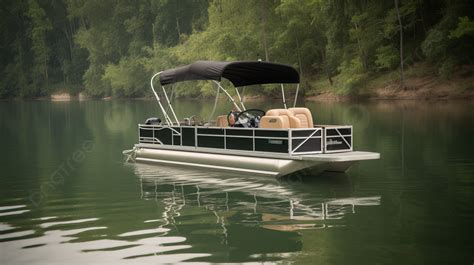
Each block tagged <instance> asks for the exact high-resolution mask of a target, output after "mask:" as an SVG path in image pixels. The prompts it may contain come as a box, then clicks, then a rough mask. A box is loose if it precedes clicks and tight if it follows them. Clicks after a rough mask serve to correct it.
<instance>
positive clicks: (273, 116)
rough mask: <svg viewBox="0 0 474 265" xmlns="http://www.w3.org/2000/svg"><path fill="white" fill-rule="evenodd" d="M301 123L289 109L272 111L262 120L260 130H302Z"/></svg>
mask: <svg viewBox="0 0 474 265" xmlns="http://www.w3.org/2000/svg"><path fill="white" fill-rule="evenodd" d="M300 126H301V125H300V121H299V120H298V119H297V118H295V117H294V115H293V113H291V112H290V111H288V110H287V109H271V110H268V111H267V113H266V114H265V116H263V117H262V119H261V120H260V128H272V129H288V128H300Z"/></svg>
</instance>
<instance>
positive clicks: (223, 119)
mask: <svg viewBox="0 0 474 265" xmlns="http://www.w3.org/2000/svg"><path fill="white" fill-rule="evenodd" d="M216 125H217V127H229V122H228V121H227V115H220V116H217V119H216Z"/></svg>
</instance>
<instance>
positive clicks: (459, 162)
mask: <svg viewBox="0 0 474 265" xmlns="http://www.w3.org/2000/svg"><path fill="white" fill-rule="evenodd" d="M213 104H214V103H213V102H212V101H211V102H207V103H206V104H202V102H196V101H183V102H179V103H177V104H176V110H177V112H178V116H180V117H184V116H191V115H193V114H200V115H201V116H202V117H204V118H207V117H208V116H209V114H210V113H211V111H212V107H213ZM221 105H222V104H221ZM247 105H249V106H247V107H252V105H253V106H254V107H256V106H259V105H260V108H263V109H267V108H270V107H272V106H273V107H280V105H281V104H280V103H278V102H273V103H268V102H266V103H264V104H257V103H248V104H247ZM261 105H263V106H261ZM306 106H307V107H309V108H311V110H312V111H313V113H314V115H315V120H316V122H317V123H320V124H352V125H353V126H354V134H355V137H354V146H355V149H356V150H367V151H376V152H380V153H381V154H382V158H381V159H380V160H378V161H368V162H362V163H360V164H358V165H356V166H354V167H353V168H352V169H351V170H350V171H349V172H347V173H346V174H323V175H319V176H301V177H293V178H292V179H280V180H277V179H273V178H269V177H266V178H262V177H254V176H242V175H232V174H227V173H222V172H208V171H202V170H190V169H186V168H172V167H164V166H151V165H139V164H127V163H124V159H123V156H122V150H125V149H130V148H132V146H133V144H135V143H136V142H137V125H136V124H137V123H139V122H142V121H144V120H145V119H146V118H147V117H151V116H159V115H160V114H159V109H158V107H157V105H156V104H155V102H153V101H83V102H48V101H12V102H10V101H8V102H0V147H1V153H0V169H1V171H0V264H33V263H34V264H90V263H96V264H122V263H127V264H156V263H172V262H203V263H220V262H226V263H227V262H239V263H241V262H253V263H262V262H270V263H272V262H282V263H287V262H294V263H298V264H469V265H470V264H472V263H473V262H474V233H473V225H474V208H473V206H474V198H473V195H474V138H473V137H474V112H473V110H474V102H464V101H453V102H443V101H439V102H438V101H434V102H431V101H429V102H417V101H410V102H398V101H395V102H393V101H385V102H384V101H382V102H378V103H376V102H369V103H310V102H307V103H306ZM229 108H230V106H229V105H227V106H223V107H219V108H218V110H217V112H216V114H215V115H217V114H224V113H226V112H227V111H228V110H229Z"/></svg>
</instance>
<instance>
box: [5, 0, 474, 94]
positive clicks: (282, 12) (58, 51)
mask: <svg viewBox="0 0 474 265" xmlns="http://www.w3.org/2000/svg"><path fill="white" fill-rule="evenodd" d="M471 2H472V1H471V0H258V1H257V0H210V1H205V0H179V1H178V0H174V1H173V0H101V1H87V0H4V1H2V6H1V8H0V12H1V13H0V28H1V30H0V34H1V45H0V56H1V64H0V73H1V74H0V78H1V79H0V98H37V97H44V96H48V95H50V94H52V93H56V92H67V93H70V94H78V93H80V92H83V93H85V94H86V95H89V96H91V97H97V98H102V97H109V96H111V97H124V98H132V97H144V96H148V95H149V91H148V90H149V88H148V86H149V78H150V76H151V75H152V73H154V72H157V71H160V70H163V69H167V68H171V67H176V66H179V65H184V64H188V63H191V62H193V61H195V60H229V61H230V60H258V59H261V60H264V61H272V62H279V63H285V64H290V65H292V66H294V67H295V68H296V69H297V70H298V71H299V72H300V75H301V77H302V89H303V92H304V93H306V94H307V95H310V94H311V93H312V92H311V91H313V93H314V90H317V89H318V87H319V88H320V87H327V88H329V89H334V90H335V91H337V93H345V94H350V93H356V92H357V90H358V88H360V87H361V86H363V84H364V83H366V82H368V81H369V80H373V79H374V78H375V77H377V76H381V75H383V74H384V73H396V75H395V76H396V79H397V83H398V84H399V87H400V88H401V89H405V84H404V78H405V74H406V72H407V71H409V69H410V68H411V67H413V66H414V65H420V64H422V65H429V67H430V69H434V72H433V73H434V75H436V76H438V77H440V78H443V79H450V78H451V77H452V74H453V72H454V71H455V70H456V69H458V68H460V67H463V66H469V65H472V64H473V62H474V51H473V43H474V19H473V14H474V8H473V5H472V3H471ZM471 69H472V68H471ZM467 74H468V75H472V73H470V72H468V73H467ZM470 86H471V87H470V89H473V88H472V84H471V85H470ZM274 90H275V89H274V88H273V87H271V86H270V87H269V88H266V89H264V90H262V91H263V92H261V93H266V94H269V95H270V94H272V93H275V92H276V91H274ZM212 92H213V88H212V87H211V86H210V84H207V83H199V84H198V85H194V86H187V85H185V86H183V87H181V88H177V89H176V92H175V93H176V96H180V97H200V96H206V95H209V94H211V93H212Z"/></svg>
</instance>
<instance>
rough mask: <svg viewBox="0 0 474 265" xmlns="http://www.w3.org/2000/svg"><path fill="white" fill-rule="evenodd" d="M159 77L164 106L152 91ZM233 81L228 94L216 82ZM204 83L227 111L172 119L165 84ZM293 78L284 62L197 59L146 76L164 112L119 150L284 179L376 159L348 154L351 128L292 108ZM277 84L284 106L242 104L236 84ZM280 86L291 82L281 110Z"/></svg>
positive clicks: (145, 158) (141, 158)
mask: <svg viewBox="0 0 474 265" xmlns="http://www.w3.org/2000/svg"><path fill="white" fill-rule="evenodd" d="M157 76H158V77H159V81H160V85H161V88H162V92H163V98H164V100H165V101H166V107H167V109H168V110H169V111H170V113H168V111H166V109H165V106H164V104H163V103H162V101H161V98H160V96H159V95H158V93H157V92H156V90H155V88H154V82H153V81H154V79H155V78H156V77H157ZM222 78H225V79H227V80H229V81H230V83H232V84H233V85H234V88H235V91H236V92H235V97H236V98H235V99H234V97H232V96H231V94H230V93H229V92H228V91H227V90H226V89H225V88H224V87H223V86H222V83H221V80H222ZM190 80H209V81H212V82H214V83H215V85H216V89H217V95H216V97H217V96H218V95H219V91H222V92H223V93H224V94H225V95H226V96H227V98H228V99H229V100H230V102H231V103H232V104H233V111H231V112H229V113H227V114H223V115H218V116H217V117H216V119H215V120H211V121H208V122H203V121H202V120H201V119H200V118H199V117H198V116H197V115H194V116H191V117H190V118H184V119H182V120H180V119H178V117H177V115H176V113H175V111H174V109H173V106H172V104H171V101H170V99H169V97H168V95H167V92H166V89H165V86H166V85H173V84H175V83H178V82H182V81H190ZM299 82H300V77H299V74H298V72H297V71H296V70H295V69H294V68H293V67H291V66H288V65H283V64H277V63H270V62H262V61H237V62H217V61H196V62H194V63H192V64H190V65H186V66H182V67H179V68H175V69H169V70H166V71H162V72H159V73H156V74H155V75H153V77H152V78H151V80H150V85H151V89H152V91H153V94H154V96H155V97H156V100H157V102H158V105H159V108H160V110H161V112H162V114H163V117H162V119H163V120H162V119H159V118H149V119H147V120H146V122H145V123H144V124H138V134H139V135H138V137H139V138H138V139H139V142H138V144H136V145H135V146H134V148H133V149H132V150H127V151H124V154H126V155H127V156H128V158H129V159H131V160H133V161H136V162H151V163H160V164H167V165H175V166H191V167H200V168H207V169H214V170H227V171H234V172H242V173H250V174H259V175H260V174H261V175H271V176H276V177H279V176H284V175H288V174H292V173H295V172H309V173H311V174H317V173H320V172H322V171H338V172H344V171H346V170H347V169H348V168H349V167H350V166H352V165H353V164H354V163H355V162H357V161H361V160H373V159H379V158H380V154H379V153H373V152H361V151H353V150H352V146H353V145H352V144H353V136H352V126H351V125H315V124H314V120H313V116H312V113H311V111H310V110H309V109H307V108H303V107H296V103H297V98H298V92H299ZM263 84H281V90H282V98H283V108H281V109H270V110H266V111H265V110H260V109H246V108H245V105H244V103H243V101H242V97H241V94H240V93H239V90H238V88H239V87H244V86H250V85H263ZM283 84H296V94H295V97H294V101H293V106H292V107H288V105H289V104H288V102H287V101H286V98H285V91H284V85H283Z"/></svg>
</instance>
